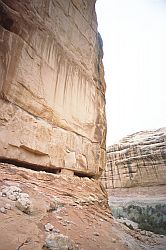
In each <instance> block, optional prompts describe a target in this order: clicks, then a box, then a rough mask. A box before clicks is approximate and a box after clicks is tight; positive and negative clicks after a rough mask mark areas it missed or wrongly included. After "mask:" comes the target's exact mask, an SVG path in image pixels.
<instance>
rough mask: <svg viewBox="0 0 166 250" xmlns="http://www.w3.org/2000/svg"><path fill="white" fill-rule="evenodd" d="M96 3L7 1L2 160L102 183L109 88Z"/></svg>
mask: <svg viewBox="0 0 166 250" xmlns="http://www.w3.org/2000/svg"><path fill="white" fill-rule="evenodd" d="M95 2H96V1H95V0H91V1H87V0H48V1H45V0H40V1H36V0H32V1H30V0H28V1H20V0H18V1H10V0H0V158H1V161H2V160H3V161H8V159H10V161H13V162H14V161H15V163H16V162H18V163H20V162H23V163H24V164H26V163H27V164H31V165H34V166H35V165H40V166H43V167H47V168H52V169H71V170H73V171H75V172H80V173H83V174H85V175H91V176H96V177H97V176H99V175H100V173H101V171H102V169H103V166H104V159H105V129H106V123H105V81H104V72H103V65H102V54H103V53H102V40H101V38H100V35H99V34H98V32H97V20H96V13H95Z"/></svg>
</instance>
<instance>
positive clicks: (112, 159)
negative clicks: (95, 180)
mask: <svg viewBox="0 0 166 250" xmlns="http://www.w3.org/2000/svg"><path fill="white" fill-rule="evenodd" d="M102 180H103V183H104V185H105V187H106V188H107V189H110V188H121V187H122V188H125V187H137V186H155V185H166V128H161V129H158V130H152V131H141V132H138V133H135V134H132V135H129V136H127V137H125V138H123V139H122V140H121V141H120V142H119V143H117V144H114V145H112V146H110V147H109V148H108V150H107V167H106V170H105V172H104V173H103V176H102Z"/></svg>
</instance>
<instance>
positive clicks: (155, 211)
mask: <svg viewBox="0 0 166 250" xmlns="http://www.w3.org/2000/svg"><path fill="white" fill-rule="evenodd" d="M125 210H126V212H127V217H128V218H129V219H130V220H132V221H134V222H137V223H138V225H139V228H140V229H142V230H146V231H152V232H154V233H156V234H164V235H166V204H157V205H155V206H144V207H141V206H136V205H129V206H128V207H127V209H125Z"/></svg>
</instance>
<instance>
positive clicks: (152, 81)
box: [96, 0, 166, 146]
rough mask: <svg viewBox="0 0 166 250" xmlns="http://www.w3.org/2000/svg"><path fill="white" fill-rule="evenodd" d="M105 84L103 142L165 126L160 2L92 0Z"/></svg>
mask: <svg viewBox="0 0 166 250" xmlns="http://www.w3.org/2000/svg"><path fill="white" fill-rule="evenodd" d="M96 11H97V17H98V29H99V32H100V33H101V35H102V38H103V43H104V66H105V79H106V83H107V93H106V101H107V106H106V111H107V125H108V132H107V146H108V145H110V144H112V143H114V142H116V141H117V140H119V139H121V138H122V137H123V136H125V135H127V134H131V133H133V132H137V131H140V130H147V129H157V128H160V127H164V126H166V1H165V0H97V3H96Z"/></svg>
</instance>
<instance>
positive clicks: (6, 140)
mask: <svg viewBox="0 0 166 250" xmlns="http://www.w3.org/2000/svg"><path fill="white" fill-rule="evenodd" d="M95 3H96V0H89V1H88V0H47V1H45V0H27V1H21V0H0V173H1V174H0V229H1V233H0V250H9V249H11V250H31V249H33V250H41V249H45V250H47V249H48V250H67V249H70V250H75V249H78V250H83V249H84V250H96V249H102V250H111V249H112V250H115V249H117V250H127V249H132V250H133V249H134V250H137V249H138V250H139V249H145V250H148V249H156V250H157V249H164V248H162V247H163V246H164V243H165V241H166V240H165V238H164V237H157V236H155V235H152V236H149V235H147V234H144V235H143V234H141V232H140V231H138V230H131V229H130V228H128V227H127V226H126V225H124V224H123V223H119V222H118V221H117V220H116V219H115V218H114V217H113V215H112V211H111V209H110V206H109V202H108V198H109V196H110V193H109V192H108V193H107V191H109V190H108V186H109V187H110V188H111V190H114V188H115V187H121V188H122V187H124V188H125V187H128V185H129V186H130V185H133V183H135V181H136V180H137V181H138V183H139V182H140V183H144V182H146V180H145V181H144V180H143V179H141V177H140V176H138V177H139V178H135V172H134V171H135V166H134V167H133V168H131V166H130V167H129V168H124V169H125V171H126V174H127V176H128V177H127V179H126V180H124V179H123V178H121V174H122V175H123V173H121V172H120V173H116V174H114V173H113V172H111V179H110V173H109V176H108V171H107V170H108V165H107V167H106V168H105V165H106V115H105V90H106V83H105V79H104V67H103V63H102V58H103V42H102V38H101V36H100V34H99V33H98V30H97V17H96V12H95ZM157 152H158V151H157ZM161 154H162V153H161ZM108 157H109V153H108ZM164 159H165V158H164ZM164 164H165V162H164ZM144 166H145V169H143V171H144V172H146V171H147V170H146V164H145V165H144ZM164 166H165V165H162V164H161V169H160V170H159V172H157V174H158V176H160V175H161V177H160V178H158V179H159V181H160V184H165V179H164V176H163V177H162V168H164ZM126 169H128V170H129V171H128V170H126ZM156 169H158V168H157V166H154V167H152V168H150V170H148V171H150V174H149V176H151V172H152V176H153V173H154V172H155V173H156ZM109 171H110V170H109ZM111 171H112V170H111ZM113 171H114V170H113ZM120 171H121V170H120ZM127 171H128V172H127ZM131 175H132V176H134V178H133V177H132V178H130V177H131ZM103 176H105V177H106V178H105V177H103ZM113 176H114V177H113ZM107 177H108V178H107ZM121 179H122V181H121ZM149 182H151V177H149V179H148V183H149ZM153 183H155V184H156V183H158V180H156V179H155V177H154V176H153ZM156 185H157V184H156ZM144 186H146V185H144ZM111 192H112V191H111ZM122 192H123V191H122ZM108 194H109V195H108Z"/></svg>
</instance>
